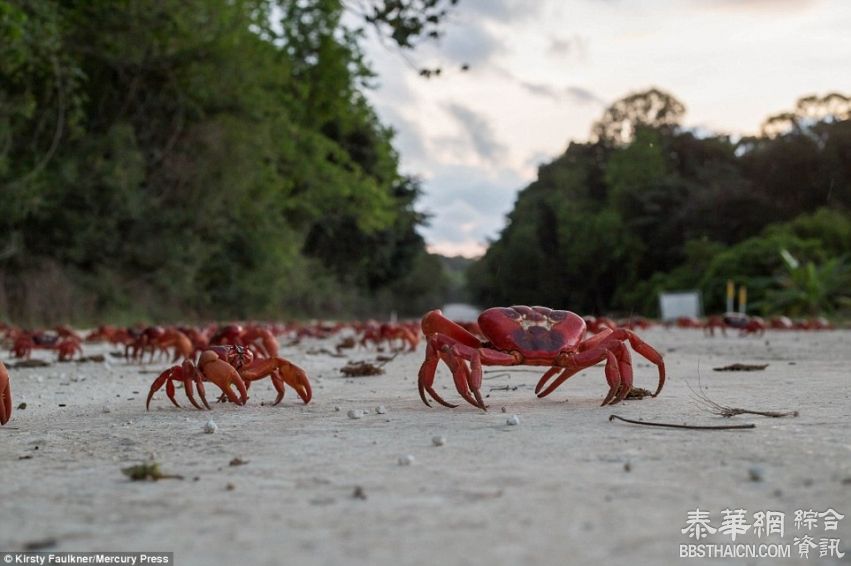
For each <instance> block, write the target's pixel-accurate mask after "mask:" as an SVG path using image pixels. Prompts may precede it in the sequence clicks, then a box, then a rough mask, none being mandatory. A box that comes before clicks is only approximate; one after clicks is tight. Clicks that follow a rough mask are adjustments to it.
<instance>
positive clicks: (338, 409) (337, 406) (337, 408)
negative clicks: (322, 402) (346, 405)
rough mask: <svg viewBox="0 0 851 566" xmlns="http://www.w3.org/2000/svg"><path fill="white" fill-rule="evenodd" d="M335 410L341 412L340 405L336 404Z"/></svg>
mask: <svg viewBox="0 0 851 566" xmlns="http://www.w3.org/2000/svg"><path fill="white" fill-rule="evenodd" d="M334 410H335V411H337V412H338V413H339V412H340V406H339V405H335V406H334Z"/></svg>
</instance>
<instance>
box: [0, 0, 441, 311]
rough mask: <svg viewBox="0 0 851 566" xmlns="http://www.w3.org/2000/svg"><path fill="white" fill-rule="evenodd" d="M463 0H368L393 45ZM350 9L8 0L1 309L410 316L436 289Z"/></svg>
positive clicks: (416, 35)
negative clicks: (368, 94)
mask: <svg viewBox="0 0 851 566" xmlns="http://www.w3.org/2000/svg"><path fill="white" fill-rule="evenodd" d="M454 3H455V0H446V1H444V0H415V1H413V2H398V1H397V0H370V1H365V2H362V3H360V4H359V6H360V8H359V12H358V13H357V14H355V16H356V17H360V18H361V21H362V22H363V25H369V26H372V27H374V28H376V29H378V30H379V31H380V32H381V33H383V34H385V36H386V37H387V38H388V41H389V42H391V43H394V44H395V45H396V46H397V47H398V48H400V49H406V48H409V47H411V46H413V45H414V44H415V43H416V41H418V40H419V39H422V38H428V37H431V36H434V35H436V34H437V33H438V26H439V24H440V22H441V21H442V18H443V17H444V16H445V13H446V10H445V7H444V6H451V5H452V4H454ZM343 6H344V4H343V2H342V0H233V1H229V2H207V1H205V0H144V1H130V0H77V1H69V2H64V1H63V2H60V1H58V0H0V45H2V46H3V53H2V56H0V195H2V199H0V312H2V313H4V315H6V316H9V317H11V318H13V319H14V320H17V321H19V322H23V323H26V322H36V321H43V322H46V321H55V320H62V321H66V322H67V321H69V320H72V321H78V322H80V321H87V322H90V321H92V320H94V319H96V318H106V319H112V320H117V321H122V320H133V319H137V318H153V319H161V320H162V319H174V318H178V317H209V318H214V319H224V318H232V317H248V316H252V317H263V316H268V317H278V318H280V317H288V316H299V315H302V316H303V315H309V314H312V313H322V314H329V315H330V314H337V315H346V314H354V313H366V312H384V313H387V312H388V311H389V310H390V309H396V310H399V311H400V312H402V313H409V314H415V313H419V312H421V311H422V310H423V308H424V307H426V306H433V305H436V304H438V303H439V302H440V299H441V293H442V292H444V291H445V289H446V285H447V283H446V281H445V280H444V279H443V278H442V271H441V270H440V265H439V262H438V260H437V259H436V258H435V257H433V256H430V255H428V254H427V253H426V251H425V248H424V243H423V241H422V238H421V237H420V236H419V234H418V233H417V231H416V228H417V226H419V225H421V224H422V223H423V222H424V220H425V219H424V218H423V216H422V215H421V214H419V213H417V212H415V210H414V204H415V202H416V199H417V197H418V195H419V186H418V184H417V181H416V180H415V179H411V178H407V177H404V176H402V175H400V173H399V170H398V158H397V155H396V153H395V151H394V149H393V147H392V138H393V132H392V131H391V130H390V129H389V128H387V127H385V126H384V125H382V124H381V123H380V122H379V121H378V119H377V117H376V115H375V113H374V111H373V109H372V108H371V107H370V106H369V104H368V103H367V101H366V99H365V98H364V94H363V92H364V89H365V88H367V87H368V84H369V82H370V80H371V79H372V78H373V75H372V73H371V71H370V69H369V67H368V65H367V63H366V62H365V61H364V57H363V54H362V52H361V50H360V47H359V44H360V42H361V40H362V38H363V32H362V30H361V29H358V28H356V27H351V26H347V25H346V24H344V23H343V22H344V21H350V20H344V18H343V16H344V7H343Z"/></svg>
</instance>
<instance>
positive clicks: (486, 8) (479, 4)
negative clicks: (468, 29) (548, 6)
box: [459, 0, 545, 23]
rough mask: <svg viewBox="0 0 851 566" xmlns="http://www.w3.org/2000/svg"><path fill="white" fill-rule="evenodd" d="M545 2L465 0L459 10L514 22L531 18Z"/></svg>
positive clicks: (481, 16) (483, 17)
mask: <svg viewBox="0 0 851 566" xmlns="http://www.w3.org/2000/svg"><path fill="white" fill-rule="evenodd" d="M543 4H545V2H540V1H538V2H529V1H528V0H463V1H462V2H461V3H460V4H459V10H463V11H464V12H471V13H472V14H474V15H475V16H477V17H479V18H482V19H486V20H492V21H496V22H500V23H512V22H516V21H517V20H522V19H529V18H531V17H533V16H535V15H537V14H538V12H539V11H540V10H541V9H542V8H543Z"/></svg>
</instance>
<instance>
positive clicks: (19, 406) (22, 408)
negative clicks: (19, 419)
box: [18, 403, 27, 411]
mask: <svg viewBox="0 0 851 566" xmlns="http://www.w3.org/2000/svg"><path fill="white" fill-rule="evenodd" d="M26 408H27V404H26V403H21V404H20V405H18V410H19V411H23V410H24V409H26Z"/></svg>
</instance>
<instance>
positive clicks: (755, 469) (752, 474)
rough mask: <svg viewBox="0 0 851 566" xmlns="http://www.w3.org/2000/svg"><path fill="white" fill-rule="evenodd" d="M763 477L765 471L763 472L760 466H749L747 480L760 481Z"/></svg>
mask: <svg viewBox="0 0 851 566" xmlns="http://www.w3.org/2000/svg"><path fill="white" fill-rule="evenodd" d="M764 477H765V470H763V468H762V466H751V467H750V468H748V479H750V480H751V481H756V482H759V481H762V480H763V478H764Z"/></svg>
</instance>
